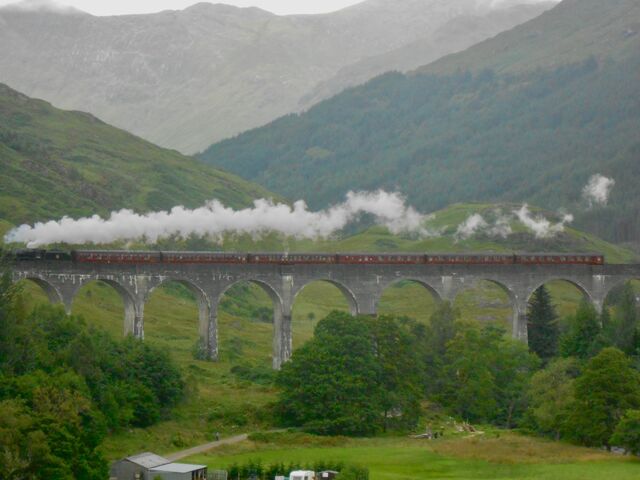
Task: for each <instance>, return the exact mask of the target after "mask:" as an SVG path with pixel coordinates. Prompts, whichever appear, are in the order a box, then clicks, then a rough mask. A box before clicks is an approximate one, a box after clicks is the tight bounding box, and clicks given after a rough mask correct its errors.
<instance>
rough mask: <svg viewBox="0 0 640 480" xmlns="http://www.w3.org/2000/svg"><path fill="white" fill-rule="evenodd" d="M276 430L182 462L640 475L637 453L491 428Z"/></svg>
mask: <svg viewBox="0 0 640 480" xmlns="http://www.w3.org/2000/svg"><path fill="white" fill-rule="evenodd" d="M281 437H282V438H280V439H279V440H278V441H275V442H273V443H263V442H259V443H258V442H251V441H247V442H243V443H242V444H238V445H233V446H229V447H223V448H222V449H220V450H214V451H212V452H209V453H207V454H203V455H197V456H194V457H191V458H188V459H185V461H186V462H193V463H198V464H205V465H208V466H209V468H210V469H224V468H227V467H229V466H230V465H232V464H234V463H238V464H243V463H246V462H247V461H249V460H253V461H256V460H260V461H261V462H262V463H263V464H274V463H279V462H283V463H285V464H289V463H290V462H300V463H302V464H309V465H311V464H313V463H314V462H319V461H340V462H345V463H348V464H356V465H360V466H365V467H368V468H369V469H370V473H371V477H370V478H371V480H391V479H394V480H396V479H397V480H413V479H416V480H417V479H460V480H462V479H465V480H467V479H468V480H471V479H474V480H477V479H487V480H488V479H544V480H559V479H563V480H591V479H593V480H600V479H603V478H611V479H615V480H627V479H628V480H631V479H636V478H638V475H639V474H640V462H639V461H637V460H632V459H629V458H626V457H619V456H614V455H611V454H607V453H606V452H602V451H599V450H593V449H587V448H580V447H574V446H571V445H566V444H562V443H557V442H551V441H547V440H542V439H536V438H531V437H525V436H521V435H517V434H513V433H504V432H503V433H500V432H497V431H488V432H487V433H486V434H485V435H481V436H475V437H473V438H462V437H461V436H458V435H452V437H453V438H446V439H444V440H436V441H428V440H416V439H409V438H377V439H358V440H351V439H341V438H334V439H332V438H328V439H326V438H323V439H321V438H317V437H315V438H314V437H311V436H309V435H302V434H284V435H282V436H281ZM287 437H289V438H287Z"/></svg>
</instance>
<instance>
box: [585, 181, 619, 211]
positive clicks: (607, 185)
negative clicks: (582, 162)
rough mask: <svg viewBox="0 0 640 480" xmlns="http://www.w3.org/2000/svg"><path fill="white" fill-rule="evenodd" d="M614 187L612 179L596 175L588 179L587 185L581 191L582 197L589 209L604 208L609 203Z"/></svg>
mask: <svg viewBox="0 0 640 480" xmlns="http://www.w3.org/2000/svg"><path fill="white" fill-rule="evenodd" d="M615 185H616V181H615V180H614V179H613V178H607V177H605V176H603V175H600V174H597V175H594V176H592V177H591V178H590V179H589V183H587V185H586V186H585V187H584V189H583V190H582V196H583V197H584V199H585V200H586V201H587V204H588V206H589V208H592V207H593V206H596V205H599V206H603V207H604V206H606V205H607V203H609V196H610V195H611V191H612V190H613V187H615Z"/></svg>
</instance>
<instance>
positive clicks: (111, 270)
mask: <svg viewBox="0 0 640 480" xmlns="http://www.w3.org/2000/svg"><path fill="white" fill-rule="evenodd" d="M633 279H640V265H608V264H607V265H340V264H338V265H302V264H300V265H269V264H235V265H234V264H213V265H212V264H207V265H197V264H190V265H176V264H151V265H127V264H118V265H116V264H100V265H96V264H82V263H75V262H71V261H68V262H67V261H44V262H43V261H19V262H17V263H16V264H15V265H14V267H13V280H14V281H16V282H17V281H21V280H31V281H33V282H35V283H37V284H38V285H40V286H41V287H42V289H43V290H44V291H45V292H46V293H47V295H48V297H49V299H50V300H51V301H52V302H54V303H61V304H63V305H64V306H65V308H66V310H67V312H70V311H71V305H72V303H73V299H74V297H75V295H76V294H77V293H78V291H79V289H80V288H81V287H82V286H83V285H85V284H87V283H88V282H92V281H96V280H98V281H103V282H105V283H107V284H109V285H111V286H112V287H113V288H114V289H115V290H116V291H117V292H118V293H119V294H120V295H121V297H122V299H123V302H124V306H125V315H124V317H125V318H124V333H125V334H126V335H129V334H132V335H135V336H136V337H138V338H144V307H145V303H146V302H147V300H148V299H149V296H150V295H151V293H152V292H153V291H154V290H155V289H157V288H158V287H160V286H161V285H162V284H164V283H166V282H173V281H175V282H179V283H181V284H183V285H185V286H186V287H188V288H189V289H190V290H191V291H192V292H193V293H194V294H195V296H196V298H197V299H198V305H199V331H200V335H201V337H202V339H203V342H204V344H205V345H206V348H207V352H208V356H209V358H210V359H211V360H217V358H218V313H217V311H218V304H219V302H220V299H221V297H222V296H223V295H224V293H225V292H226V291H227V290H228V289H229V288H230V287H232V286H233V285H235V284H236V283H238V282H251V283H254V284H256V285H259V286H260V287H261V288H262V289H263V290H264V291H265V292H267V294H268V295H269V297H270V298H271V299H272V301H273V307H274V319H273V325H274V337H273V366H274V368H276V369H277V368H280V366H281V365H282V363H283V362H286V361H287V360H288V359H289V358H290V356H291V350H292V333H291V312H292V306H293V303H294V301H295V298H296V296H297V295H298V294H299V293H300V292H301V291H302V290H303V288H304V287H305V286H306V285H308V284H309V283H311V282H315V281H326V282H329V283H331V284H333V285H335V286H336V287H338V289H339V290H340V291H341V292H342V293H343V294H344V296H345V298H346V299H347V301H348V303H349V305H350V308H351V312H352V313H353V314H364V315H375V314H376V312H377V307H378V303H379V301H380V298H381V297H382V294H383V293H384V291H385V290H386V289H387V288H388V287H389V286H391V285H393V284H394V283H396V282H399V281H402V280H411V281H414V282H417V283H419V284H421V285H423V286H424V287H425V288H426V289H427V290H429V291H430V292H431V293H432V294H433V295H434V297H435V298H436V299H438V300H449V301H453V300H454V299H455V297H456V296H457V295H458V294H459V293H460V292H461V291H463V290H464V289H466V288H470V287H473V286H474V285H476V283H477V282H479V281H483V280H484V281H489V282H493V283H495V284H496V285H498V286H500V287H501V288H502V289H503V290H504V291H505V292H506V293H507V295H508V296H509V298H510V299H511V305H512V307H513V317H512V329H513V336H514V337H515V338H518V339H521V340H522V341H525V342H526V341H527V319H526V311H527V302H528V300H529V298H530V297H531V295H532V294H533V292H534V291H535V290H536V289H538V288H539V287H540V286H541V285H543V284H545V283H548V282H549V281H553V280H565V281H568V282H570V283H572V284H574V285H575V286H576V287H577V288H578V289H579V290H580V291H581V292H582V293H583V294H584V295H585V297H586V298H587V299H588V300H589V301H591V302H592V303H593V304H594V305H595V307H596V308H597V309H598V310H601V308H602V306H603V304H604V300H605V298H606V296H607V294H608V293H609V292H610V291H611V290H612V289H613V288H614V287H616V286H618V285H620V284H622V283H624V282H627V281H629V280H633Z"/></svg>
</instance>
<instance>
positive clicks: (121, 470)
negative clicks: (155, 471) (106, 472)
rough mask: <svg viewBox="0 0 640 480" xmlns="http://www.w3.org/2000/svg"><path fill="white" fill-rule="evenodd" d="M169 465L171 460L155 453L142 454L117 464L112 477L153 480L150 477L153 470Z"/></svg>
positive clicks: (127, 479) (124, 479)
mask: <svg viewBox="0 0 640 480" xmlns="http://www.w3.org/2000/svg"><path fill="white" fill-rule="evenodd" d="M167 463H169V460H167V459H166V458H164V457H161V456H160V455H156V454H155V453H151V452H145V453H140V454H138V455H132V456H131V457H127V458H123V459H122V460H119V461H117V462H115V463H114V464H113V465H112V466H111V474H110V476H111V478H115V479H117V480H153V476H150V475H149V472H150V471H151V469H152V468H155V467H159V466H160V465H166V464H167Z"/></svg>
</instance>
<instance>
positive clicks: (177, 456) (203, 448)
mask: <svg viewBox="0 0 640 480" xmlns="http://www.w3.org/2000/svg"><path fill="white" fill-rule="evenodd" d="M248 436H249V435H248V434H246V433H243V434H242V435H236V436H235V437H229V438H223V439H222V440H218V441H217V442H209V443H205V444H204V445H198V446H197V447H193V448H189V449H187V450H182V451H181V452H176V453H172V454H171V455H166V456H165V458H167V459H168V460H171V461H172V462H175V461H176V460H182V459H183V458H186V457H190V456H191V455H197V454H198V453H204V452H208V451H209V450H212V449H214V448H217V447H220V446H222V445H233V444H234V443H240V442H244V441H245V440H246V439H247V437H248Z"/></svg>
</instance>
